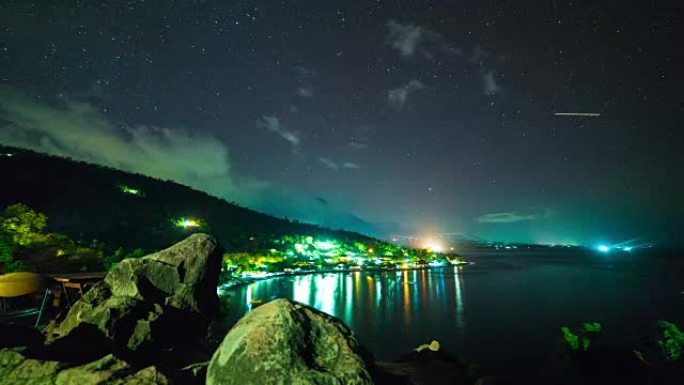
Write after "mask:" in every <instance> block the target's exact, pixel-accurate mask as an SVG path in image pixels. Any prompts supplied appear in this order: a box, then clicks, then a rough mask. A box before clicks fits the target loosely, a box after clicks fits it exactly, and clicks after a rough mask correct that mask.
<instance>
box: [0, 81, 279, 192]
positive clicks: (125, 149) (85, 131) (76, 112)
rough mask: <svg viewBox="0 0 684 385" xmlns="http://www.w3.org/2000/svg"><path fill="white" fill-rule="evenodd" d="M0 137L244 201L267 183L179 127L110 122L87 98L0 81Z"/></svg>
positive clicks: (206, 139) (218, 146)
mask: <svg viewBox="0 0 684 385" xmlns="http://www.w3.org/2000/svg"><path fill="white" fill-rule="evenodd" d="M0 142H2V143H4V144H7V145H11V146H17V147H23V148H28V149H32V150H35V151H39V152H44V153H48V154H52V155H59V156H67V157H70V158H73V159H77V160H82V161H86V162H90V163H95V164H99V165H103V166H108V167H112V168H116V169H119V170H123V171H127V172H136V173H141V174H144V175H148V176H151V177H155V178H160V179H171V180H174V181H177V182H179V183H182V184H185V185H188V186H191V187H194V188H197V189H200V190H204V191H206V192H208V193H210V194H213V195H215V196H219V197H222V198H225V199H228V200H235V201H240V202H245V201H246V200H249V199H250V198H251V197H253V196H254V194H255V192H257V191H263V189H265V188H267V187H268V184H267V183H266V182H263V181H259V180H256V179H252V178H246V177H240V176H238V175H236V174H235V173H234V172H233V171H232V170H231V161H230V156H229V151H228V148H227V147H226V146H225V144H224V143H222V142H220V141H219V140H217V139H216V138H214V137H212V136H211V135H206V134H199V133H196V132H194V131H191V130H186V129H184V128H163V127H155V126H145V125H135V126H132V125H127V124H123V123H120V122H113V121H110V120H109V119H107V118H106V117H105V116H103V115H102V114H101V113H100V112H99V110H98V109H96V108H95V107H93V106H92V105H90V104H89V103H84V102H76V101H66V102H64V101H63V102H61V103H59V104H49V103H45V102H41V101H36V100H34V99H32V98H30V97H28V96H27V95H25V94H23V93H20V92H18V91H16V90H14V89H11V88H7V87H0Z"/></svg>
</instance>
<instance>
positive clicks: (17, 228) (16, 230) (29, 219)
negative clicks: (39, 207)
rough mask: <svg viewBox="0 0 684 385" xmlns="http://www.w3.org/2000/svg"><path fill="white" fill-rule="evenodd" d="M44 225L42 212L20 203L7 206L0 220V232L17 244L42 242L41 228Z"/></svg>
mask: <svg viewBox="0 0 684 385" xmlns="http://www.w3.org/2000/svg"><path fill="white" fill-rule="evenodd" d="M46 227H47V217H46V216H45V215H44V214H41V213H38V212H36V211H33V210H31V209H30V208H29V207H28V206H26V205H24V204H21V203H17V204H14V205H11V206H8V207H7V208H6V209H5V212H4V213H3V215H2V221H1V222H0V232H2V233H3V234H4V235H5V236H7V237H9V239H10V240H11V242H12V243H14V244H17V245H19V246H29V245H31V244H35V243H41V242H44V241H45V234H44V233H43V230H44V229H45V228H46Z"/></svg>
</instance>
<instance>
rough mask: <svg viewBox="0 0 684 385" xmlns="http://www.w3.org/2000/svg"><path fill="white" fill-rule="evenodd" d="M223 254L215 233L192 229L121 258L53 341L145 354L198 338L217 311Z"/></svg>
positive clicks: (87, 351) (102, 350)
mask: <svg viewBox="0 0 684 385" xmlns="http://www.w3.org/2000/svg"><path fill="white" fill-rule="evenodd" d="M222 255H223V249H222V248H221V246H220V245H219V244H218V243H217V242H216V240H215V239H214V238H212V237H210V236H208V235H206V234H193V235H191V236H189V237H188V238H186V239H185V240H183V241H181V242H179V243H177V244H175V245H173V246H171V247H170V248H168V249H166V250H162V251H159V252H157V253H154V254H150V255H148V256H145V257H142V258H139V259H125V260H123V261H121V262H120V263H119V264H117V265H116V266H115V267H114V268H113V269H112V270H111V271H110V272H109V273H108V274H107V276H106V277H105V279H104V281H101V282H99V283H98V284H96V285H95V286H94V287H93V288H92V289H91V290H90V291H88V292H87V293H86V294H85V295H84V296H83V298H81V299H80V300H79V301H77V302H76V303H75V304H74V306H73V307H72V308H71V309H70V310H69V312H68V314H67V316H66V318H65V319H64V321H63V322H62V323H61V324H60V325H59V327H58V328H56V330H55V333H56V335H57V338H56V339H53V340H52V341H51V345H59V344H66V345H68V346H70V348H73V349H76V348H82V349H84V351H83V354H85V355H91V354H102V353H106V352H108V351H112V349H113V351H122V350H123V351H129V352H138V353H141V355H143V356H145V355H147V354H148V353H155V352H157V351H160V350H169V347H172V346H178V345H179V344H182V343H183V342H184V341H186V342H187V341H192V340H193V339H197V338H198V336H199V335H201V334H202V333H204V332H205V331H206V326H207V324H208V322H209V320H210V319H211V316H212V315H214V314H215V313H216V312H217V310H218V296H217V294H216V287H217V285H218V278H219V273H220V268H221V258H222ZM65 341H70V342H65ZM93 349H95V350H96V351H97V353H93Z"/></svg>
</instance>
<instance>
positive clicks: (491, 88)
mask: <svg viewBox="0 0 684 385" xmlns="http://www.w3.org/2000/svg"><path fill="white" fill-rule="evenodd" d="M499 91H500V89H499V85H498V84H496V78H495V77H494V71H493V70H488V71H486V72H484V73H483V74H482V92H483V93H484V94H485V95H488V96H491V95H496V94H498V93H499Z"/></svg>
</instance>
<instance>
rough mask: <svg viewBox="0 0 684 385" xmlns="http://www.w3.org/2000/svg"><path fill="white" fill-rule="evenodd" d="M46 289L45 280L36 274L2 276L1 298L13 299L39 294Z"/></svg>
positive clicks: (0, 284)
mask: <svg viewBox="0 0 684 385" xmlns="http://www.w3.org/2000/svg"><path fill="white" fill-rule="evenodd" d="M44 287H45V280H44V279H43V277H42V276H41V275H40V274H36V273H27V272H26V273H9V274H3V275H0V297H4V298H11V297H19V296H22V295H28V294H33V293H37V292H39V291H41V290H43V288H44Z"/></svg>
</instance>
